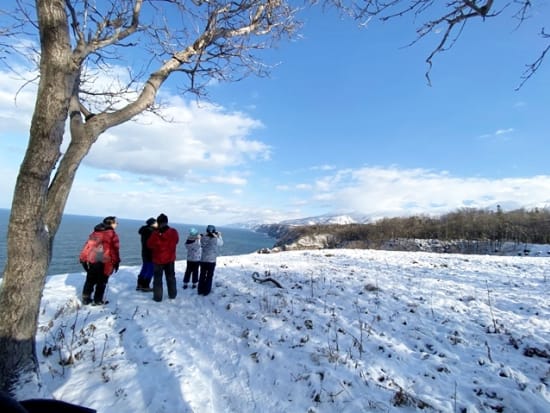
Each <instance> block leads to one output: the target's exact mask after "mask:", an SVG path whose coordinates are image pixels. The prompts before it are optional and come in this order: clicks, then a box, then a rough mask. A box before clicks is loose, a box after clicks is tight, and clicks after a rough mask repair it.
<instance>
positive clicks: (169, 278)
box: [153, 262, 178, 301]
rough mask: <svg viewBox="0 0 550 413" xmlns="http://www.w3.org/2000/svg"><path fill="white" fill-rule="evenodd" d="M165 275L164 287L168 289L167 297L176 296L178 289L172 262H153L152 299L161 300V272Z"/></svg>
mask: <svg viewBox="0 0 550 413" xmlns="http://www.w3.org/2000/svg"><path fill="white" fill-rule="evenodd" d="M163 273H164V274H165V276H166V288H167V289H168V298H176V295H178V290H177V288H176V270H175V267H174V262H169V263H167V264H155V270H154V274H153V300H155V301H162V274H163Z"/></svg>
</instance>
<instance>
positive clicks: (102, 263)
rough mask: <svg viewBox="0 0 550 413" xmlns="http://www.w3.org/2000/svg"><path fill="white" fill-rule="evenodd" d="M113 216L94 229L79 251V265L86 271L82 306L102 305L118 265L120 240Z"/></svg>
mask: <svg viewBox="0 0 550 413" xmlns="http://www.w3.org/2000/svg"><path fill="white" fill-rule="evenodd" d="M117 225H118V222H117V219H116V217H114V216H108V217H105V218H104V219H103V221H102V222H101V223H99V224H97V225H96V226H95V227H94V231H93V232H92V233H91V234H90V235H89V237H88V241H87V242H86V243H85V244H84V247H83V248H82V250H81V251H80V256H79V259H80V263H81V264H82V266H83V267H84V269H85V270H86V281H85V282H84V286H83V287H82V304H84V305H87V304H90V303H91V304H93V305H103V304H106V301H104V294H105V289H106V288H107V283H108V282H109V277H110V276H111V274H112V273H113V272H117V271H118V267H119V265H120V240H119V238H118V235H117V233H116V232H115V229H116V227H117Z"/></svg>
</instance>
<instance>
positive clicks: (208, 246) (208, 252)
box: [201, 233, 223, 262]
mask: <svg viewBox="0 0 550 413" xmlns="http://www.w3.org/2000/svg"><path fill="white" fill-rule="evenodd" d="M222 245H223V238H222V236H221V235H220V234H219V233H218V235H217V236H215V235H213V234H210V233H208V234H206V235H203V236H202V237H201V247H202V255H201V262H216V258H217V257H218V254H219V253H220V251H219V250H220V247H221V246H222Z"/></svg>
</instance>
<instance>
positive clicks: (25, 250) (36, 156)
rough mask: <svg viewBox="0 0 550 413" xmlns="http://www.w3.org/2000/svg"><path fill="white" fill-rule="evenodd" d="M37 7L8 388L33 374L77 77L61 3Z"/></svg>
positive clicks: (11, 273) (8, 301) (0, 297)
mask: <svg viewBox="0 0 550 413" xmlns="http://www.w3.org/2000/svg"><path fill="white" fill-rule="evenodd" d="M36 4H37V11H38V18H39V26H40V28H41V32H40V39H41V46H42V50H41V52H42V54H41V60H40V82H39V86H38V92H37V98H36V106H35V110H34V114H33V118H32V121H31V128H30V138H29V143H28V146H27V151H26V154H25V157H24V159H23V162H22V164H21V167H20V170H19V174H18V177H17V181H16V185H15V191H14V196H13V201H12V206H11V214H10V222H9V226H8V254H7V261H6V267H5V271H4V280H3V283H2V288H1V290H0V308H2V309H8V310H9V311H0V354H2V363H0V388H1V389H2V390H5V391H8V392H10V393H13V390H14V389H15V388H16V387H17V386H18V385H19V383H20V382H21V380H24V381H27V380H33V378H35V377H36V376H37V375H38V362H37V357H36V352H35V335H36V329H37V322H38V313H39V309H40V300H41V297H42V290H43V287H44V283H45V279H46V272H47V269H48V266H49V264H50V260H51V251H52V241H53V238H54V236H55V233H56V232H57V229H58V226H59V221H60V219H58V220H57V221H55V220H54V221H51V220H50V222H47V219H46V218H47V216H48V214H47V209H46V206H47V203H46V200H47V195H48V187H49V184H50V177H51V174H52V171H53V169H54V168H55V166H56V163H57V161H58V160H59V157H60V156H61V153H60V146H61V143H62V140H63V132H64V127H65V120H66V119H67V112H68V105H69V97H70V95H71V94H70V93H67V91H71V89H72V83H73V82H74V80H75V73H74V69H72V67H73V65H72V64H71V63H72V62H71V61H70V56H71V53H70V51H71V48H70V43H69V31H68V25H67V16H66V14H65V9H64V1H63V0H54V1H52V0H50V1H46V0H39V1H37V3H36ZM69 188H70V187H68V188H67V196H68V191H69ZM67 196H66V197H67ZM66 197H65V199H66ZM63 206H64V204H63Z"/></svg>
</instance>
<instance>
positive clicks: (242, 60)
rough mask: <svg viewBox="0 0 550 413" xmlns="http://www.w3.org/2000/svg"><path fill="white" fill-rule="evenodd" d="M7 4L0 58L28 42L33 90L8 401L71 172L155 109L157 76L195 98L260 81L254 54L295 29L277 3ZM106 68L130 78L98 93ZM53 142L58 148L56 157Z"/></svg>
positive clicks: (15, 241)
mask: <svg viewBox="0 0 550 413" xmlns="http://www.w3.org/2000/svg"><path fill="white" fill-rule="evenodd" d="M13 3H14V6H13V7H14V10H10V11H6V12H2V16H3V17H6V16H13V17H14V20H13V22H14V23H13V24H12V25H8V24H6V26H5V27H2V28H0V39H1V43H2V44H4V43H5V44H6V45H10V49H9V51H8V49H7V48H4V49H3V50H4V52H6V53H8V52H10V53H11V52H12V51H13V50H16V49H18V47H19V45H18V44H19V43H20V42H21V43H22V40H23V39H26V40H27V44H29V42H28V41H29V40H30V44H31V45H33V44H34V45H35V47H36V50H35V51H34V52H29V53H28V56H36V57H37V61H38V60H39V66H38V78H39V83H38V91H37V95H36V102H35V109H34V113H33V117H32V121H31V125H30V136H29V142H28V147H27V150H26V153H25V157H24V159H23V161H22V164H21V167H20V170H19V174H18V177H17V181H16V185H15V191H14V195H13V201H12V206H11V215H10V222H9V228H8V254H7V262H6V266H5V270H4V279H3V283H2V286H1V290H0V308H1V309H2V311H0V388H1V389H3V390H7V391H9V392H12V393H13V390H14V389H15V388H17V386H18V385H20V384H21V383H22V381H29V380H33V381H36V380H37V379H38V375H37V373H38V365H37V357H36V352H35V335H36V329H37V320H38V314H39V308H40V300H41V296H42V290H43V287H44V284H45V276H46V272H47V268H48V266H49V264H50V260H51V252H52V243H53V240H54V237H55V235H56V232H57V230H58V227H59V224H60V221H61V217H62V213H63V210H64V208H65V204H66V201H67V198H68V195H69V192H70V189H71V186H72V184H73V181H74V178H75V174H76V171H77V169H78V167H79V165H80V163H81V161H82V159H83V158H84V157H85V156H86V154H87V153H88V151H89V150H90V148H91V147H92V145H93V144H94V143H95V142H96V140H97V139H98V137H99V136H100V135H101V134H102V133H103V132H105V131H106V130H108V129H110V128H112V127H114V126H116V125H120V124H122V123H124V122H127V121H129V120H130V119H132V118H134V117H135V116H136V115H138V114H140V113H142V112H143V111H146V110H152V109H155V106H156V104H158V102H157V99H158V93H159V90H160V89H161V87H162V86H163V85H164V84H165V81H166V80H167V79H168V78H175V80H177V81H179V85H180V87H181V92H182V93H193V94H195V95H197V96H201V95H203V94H204V92H205V90H206V89H205V87H206V85H207V82H209V81H211V80H212V79H216V80H220V81H232V80H238V79H240V78H242V77H244V76H247V75H249V74H257V75H264V74H266V73H267V72H268V70H269V67H268V66H267V65H266V64H262V62H261V60H260V59H259V58H258V52H259V51H261V49H265V48H269V47H271V46H272V44H273V43H274V42H277V41H279V40H280V39H282V38H283V37H287V36H290V35H292V34H293V33H294V32H295V30H296V28H297V26H298V23H297V21H296V16H295V12H296V10H295V9H294V8H293V7H291V6H290V5H289V4H288V3H287V2H285V1H283V0H236V1H232V2H227V1H223V0H192V1H184V0H105V1H102V2H90V1H85V0H36V2H34V1H27V0H16V1H14V2H13ZM1 7H6V6H5V5H2V6H1ZM2 21H4V19H2ZM33 40H34V42H33ZM0 54H2V52H0ZM0 57H5V56H0ZM136 59H139V60H136ZM113 62H116V64H118V65H127V67H128V70H129V71H130V80H129V81H126V82H124V83H123V82H117V81H116V79H113V84H112V85H109V87H108V88H107V89H106V90H97V85H94V83H93V81H94V79H95V77H96V76H97V75H98V73H100V72H103V73H107V75H109V74H110V73H109V70H110V68H112V66H113V65H112V63H113ZM176 75H177V76H176ZM67 123H68V125H69V130H70V133H69V135H70V136H68V137H67V136H65V137H64V131H65V127H66V125H67ZM63 139H66V140H68V141H69V144H68V146H67V149H66V151H65V152H64V153H61V144H62V141H63Z"/></svg>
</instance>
